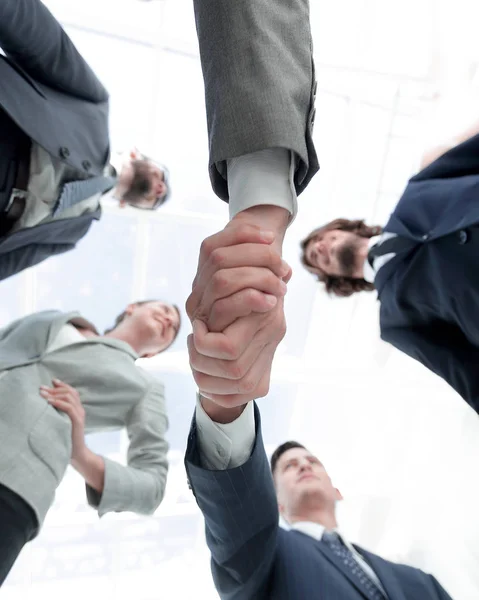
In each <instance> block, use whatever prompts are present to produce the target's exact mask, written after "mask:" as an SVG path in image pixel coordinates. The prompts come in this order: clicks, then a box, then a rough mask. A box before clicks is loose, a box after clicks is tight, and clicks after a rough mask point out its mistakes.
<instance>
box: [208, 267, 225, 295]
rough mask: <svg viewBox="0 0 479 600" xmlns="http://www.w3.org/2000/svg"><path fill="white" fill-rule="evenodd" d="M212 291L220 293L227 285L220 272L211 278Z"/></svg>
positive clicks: (223, 275)
mask: <svg viewBox="0 0 479 600" xmlns="http://www.w3.org/2000/svg"><path fill="white" fill-rule="evenodd" d="M211 285H212V288H213V291H217V292H220V291H222V290H224V288H225V287H227V285H228V279H227V277H226V276H225V274H224V273H223V272H222V271H217V272H216V273H215V274H214V275H213V276H212V278H211Z"/></svg>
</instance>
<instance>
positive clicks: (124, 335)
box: [104, 323, 145, 356]
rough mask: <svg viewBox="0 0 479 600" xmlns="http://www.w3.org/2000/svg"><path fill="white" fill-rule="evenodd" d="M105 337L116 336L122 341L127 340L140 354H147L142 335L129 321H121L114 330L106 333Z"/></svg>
mask: <svg viewBox="0 0 479 600" xmlns="http://www.w3.org/2000/svg"><path fill="white" fill-rule="evenodd" d="M104 337H110V338H115V339H117V340H121V341H122V342H126V343H127V344H129V345H130V346H131V347H132V348H133V350H134V351H135V352H136V353H137V354H138V355H139V356H143V354H145V349H144V348H143V345H142V340H141V337H140V335H138V332H137V331H136V330H135V329H132V328H131V327H129V325H128V323H120V325H118V327H115V329H113V331H110V332H109V333H105V336H104Z"/></svg>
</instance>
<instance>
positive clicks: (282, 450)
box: [270, 441, 306, 477]
mask: <svg viewBox="0 0 479 600" xmlns="http://www.w3.org/2000/svg"><path fill="white" fill-rule="evenodd" d="M292 448H304V450H306V448H305V447H304V446H303V444H300V443H299V442H293V441H290V442H284V444H281V446H278V447H277V448H276V450H275V451H274V452H273V454H272V455H271V463H270V464H271V473H272V474H273V477H274V472H275V470H276V466H277V464H278V460H279V459H280V458H281V457H282V456H283V454H284V453H285V452H287V451H288V450H291V449H292Z"/></svg>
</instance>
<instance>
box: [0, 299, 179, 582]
mask: <svg viewBox="0 0 479 600" xmlns="http://www.w3.org/2000/svg"><path fill="white" fill-rule="evenodd" d="M179 327H180V313H179V311H178V309H177V308H176V307H175V306H172V305H170V304H166V303H163V302H159V301H146V302H138V303H135V304H130V305H128V307H127V308H126V310H125V311H124V312H123V313H122V314H121V315H120V316H119V317H118V318H117V320H116V322H115V325H114V327H113V328H112V329H111V330H109V331H107V332H106V333H105V334H104V335H100V334H99V333H98V331H97V330H96V328H95V326H94V325H92V324H91V323H89V322H88V321H87V320H86V319H84V318H83V317H81V315H80V314H79V313H75V312H73V313H61V312H58V311H45V312H40V313H36V314H32V315H29V316H27V317H25V318H23V319H19V320H18V321H14V322H13V323H11V324H10V325H8V326H7V327H5V328H3V329H0V440H1V450H0V531H1V535H0V585H1V584H2V583H3V581H4V579H5V577H6V576H7V574H8V572H9V570H10V569H11V567H12V565H13V563H14V562H15V560H16V558H17V556H18V554H19V553H20V551H21V549H22V548H23V546H24V545H25V544H26V543H27V542H28V541H30V540H31V539H33V538H34V537H35V536H36V535H37V534H38V531H39V530H40V528H41V525H42V523H43V520H44V518H45V515H46V513H47V511H48V509H49V508H50V506H51V505H52V503H53V500H54V496H55V490H56V488H57V487H58V485H59V484H60V482H61V480H62V478H63V476H64V474H65V471H66V468H67V466H68V464H69V463H71V464H72V466H73V467H74V468H75V469H76V470H77V471H78V472H79V473H80V474H81V475H82V477H83V478H84V479H85V483H86V496H87V500H88V503H89V504H90V505H91V506H92V507H94V508H95V509H96V510H97V511H98V514H99V516H102V515H104V514H105V513H107V512H111V511H114V512H120V511H133V512H136V513H140V514H152V513H153V512H154V511H155V510H156V508H157V507H158V506H159V504H160V502H161V500H162V498H163V495H164V491H165V484H166V474H167V470H168V464H167V458H166V455H167V450H168V445H167V442H166V440H165V433H166V430H167V425H168V421H167V416H166V410H165V399H164V394H163V385H162V384H161V383H160V382H159V381H158V380H157V379H155V378H154V377H152V376H151V375H149V374H148V373H146V372H145V371H143V370H142V369H140V368H139V367H137V366H136V364H135V361H136V359H137V358H139V357H143V358H147V357H151V356H155V355H156V354H158V353H159V352H163V351H164V350H166V349H167V348H168V347H169V346H170V345H171V344H172V342H173V341H174V339H175V338H176V336H177V334H178V330H179ZM123 427H125V428H126V429H127V431H128V437H129V439H130V446H129V449H128V457H127V458H128V460H127V463H128V464H127V466H123V465H120V464H118V463H116V462H114V461H111V460H109V459H108V458H104V457H102V456H98V455H97V454H95V453H93V452H92V451H91V450H89V449H88V448H87V446H86V445H85V433H92V432H99V431H111V430H117V429H122V428H123Z"/></svg>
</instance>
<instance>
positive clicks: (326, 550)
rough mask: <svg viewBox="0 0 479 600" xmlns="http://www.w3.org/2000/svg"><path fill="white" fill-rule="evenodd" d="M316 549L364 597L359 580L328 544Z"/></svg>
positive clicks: (318, 544) (318, 545) (317, 544)
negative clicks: (345, 566)
mask: <svg viewBox="0 0 479 600" xmlns="http://www.w3.org/2000/svg"><path fill="white" fill-rule="evenodd" d="M303 535H304V534H303ZM316 548H318V550H319V551H320V552H321V553H322V555H323V556H324V557H325V558H326V559H327V560H329V562H330V563H331V564H332V565H333V566H334V567H336V569H338V570H339V571H341V573H342V574H343V575H344V576H345V577H346V578H347V579H349V581H350V582H351V583H352V585H354V587H355V588H356V589H357V590H358V592H360V593H361V595H362V596H364V589H363V588H362V587H361V586H360V585H359V582H358V581H357V579H355V578H354V577H353V576H352V575H351V573H350V572H349V571H348V570H347V569H345V568H344V565H343V563H342V561H341V560H340V559H339V558H338V557H337V556H336V555H335V554H333V552H331V550H330V549H329V548H328V547H327V546H326V544H321V543H320V542H316ZM391 600H393V599H392V598H391ZM394 600H396V599H394ZM401 600H402V599H401ZM404 600H406V599H404Z"/></svg>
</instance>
